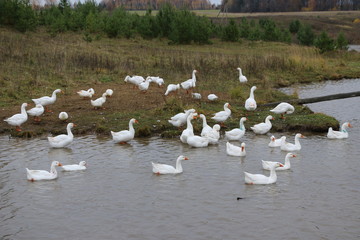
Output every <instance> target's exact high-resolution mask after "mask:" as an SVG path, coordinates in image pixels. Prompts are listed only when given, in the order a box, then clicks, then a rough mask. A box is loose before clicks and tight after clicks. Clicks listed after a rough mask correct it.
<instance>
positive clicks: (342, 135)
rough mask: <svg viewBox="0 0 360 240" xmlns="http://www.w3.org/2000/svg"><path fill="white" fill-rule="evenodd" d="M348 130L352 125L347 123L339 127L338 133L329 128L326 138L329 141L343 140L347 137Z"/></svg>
mask: <svg viewBox="0 0 360 240" xmlns="http://www.w3.org/2000/svg"><path fill="white" fill-rule="evenodd" d="M348 128H352V125H351V124H350V123H349V122H345V123H343V124H342V125H341V127H340V131H335V130H333V129H332V127H329V130H328V133H327V137H328V138H330V139H343V138H348V137H349V132H348V130H347V129H348Z"/></svg>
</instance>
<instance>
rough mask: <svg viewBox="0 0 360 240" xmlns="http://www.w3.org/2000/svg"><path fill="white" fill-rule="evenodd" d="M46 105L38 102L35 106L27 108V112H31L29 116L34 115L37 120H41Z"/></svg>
mask: <svg viewBox="0 0 360 240" xmlns="http://www.w3.org/2000/svg"><path fill="white" fill-rule="evenodd" d="M44 110H45V109H44V107H43V105H41V104H36V106H35V107H33V108H31V109H30V110H27V111H26V112H27V113H28V114H29V116H32V117H34V121H35V122H40V121H41V119H40V117H39V116H40V115H41V114H43V113H44Z"/></svg>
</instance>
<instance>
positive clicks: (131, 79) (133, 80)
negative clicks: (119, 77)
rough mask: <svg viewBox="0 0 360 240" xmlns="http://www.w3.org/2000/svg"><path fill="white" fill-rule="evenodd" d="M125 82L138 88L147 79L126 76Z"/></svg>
mask: <svg viewBox="0 0 360 240" xmlns="http://www.w3.org/2000/svg"><path fill="white" fill-rule="evenodd" d="M124 81H125V82H129V83H131V84H134V85H135V86H138V85H139V84H140V83H142V82H144V81H145V79H144V78H143V77H142V76H126V77H125V79H124ZM135 86H134V87H135Z"/></svg>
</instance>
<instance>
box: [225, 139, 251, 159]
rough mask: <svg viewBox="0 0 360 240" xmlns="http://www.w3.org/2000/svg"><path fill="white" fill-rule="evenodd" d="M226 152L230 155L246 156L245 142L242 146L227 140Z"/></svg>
mask: <svg viewBox="0 0 360 240" xmlns="http://www.w3.org/2000/svg"><path fill="white" fill-rule="evenodd" d="M226 153H227V154H228V155H230V156H235V157H244V156H246V150H245V143H241V147H238V146H236V145H234V144H231V143H229V142H226Z"/></svg>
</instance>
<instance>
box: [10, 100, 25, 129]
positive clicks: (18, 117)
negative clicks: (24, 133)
mask: <svg viewBox="0 0 360 240" xmlns="http://www.w3.org/2000/svg"><path fill="white" fill-rule="evenodd" d="M27 106H28V104H27V103H23V104H21V113H17V114H15V115H12V116H11V117H9V118H7V119H5V120H4V121H5V122H7V123H8V124H10V125H11V126H15V127H16V131H18V132H20V131H21V128H20V125H21V124H23V123H24V122H26V121H27V120H28V115H27V112H26V109H25V108H26V107H27Z"/></svg>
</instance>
